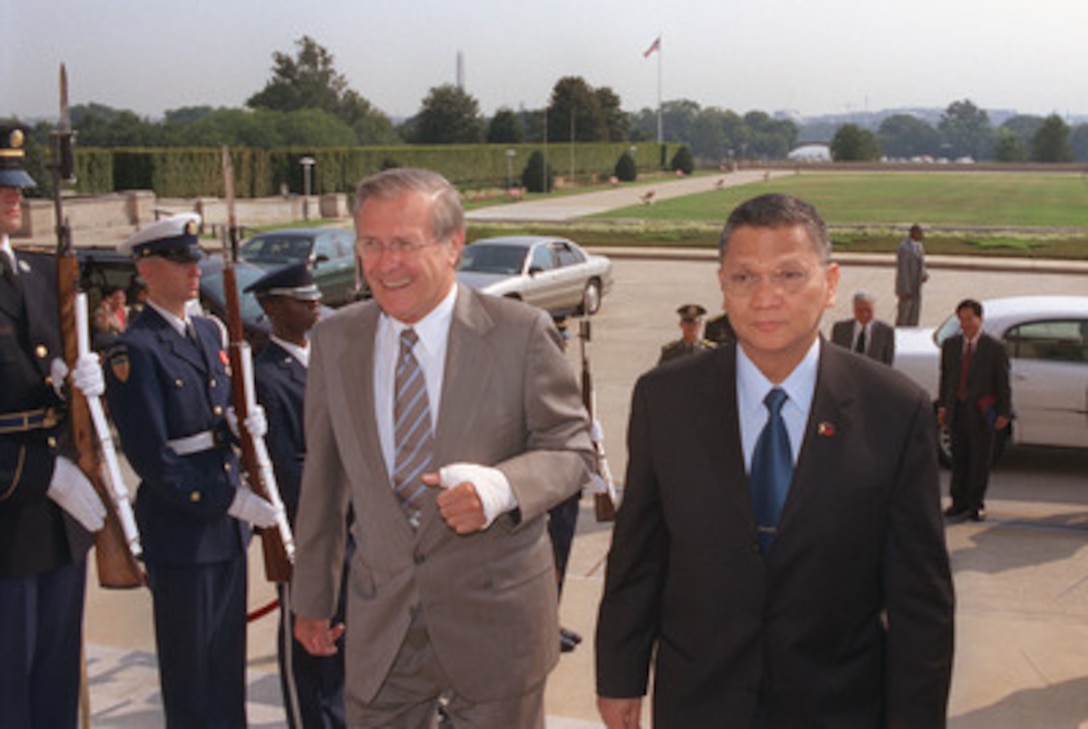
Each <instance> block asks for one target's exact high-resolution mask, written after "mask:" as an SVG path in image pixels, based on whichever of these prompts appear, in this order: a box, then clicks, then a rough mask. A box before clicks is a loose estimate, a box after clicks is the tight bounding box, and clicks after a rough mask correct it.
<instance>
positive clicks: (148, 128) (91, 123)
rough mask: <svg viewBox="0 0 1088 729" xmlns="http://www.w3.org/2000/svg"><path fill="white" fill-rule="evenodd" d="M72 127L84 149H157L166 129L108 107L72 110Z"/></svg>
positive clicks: (132, 113)
mask: <svg viewBox="0 0 1088 729" xmlns="http://www.w3.org/2000/svg"><path fill="white" fill-rule="evenodd" d="M72 128H73V129H75V130H76V131H77V132H78V133H79V137H78V138H77V140H76V141H77V143H78V144H79V145H80V146H83V147H156V146H160V145H161V144H162V143H163V134H162V129H161V128H160V127H159V126H158V125H157V124H153V123H152V122H150V121H148V120H147V119H143V118H141V117H140V116H139V115H137V114H136V112H134V111H129V110H128V109H114V108H112V107H109V106H106V105H104V104H94V103H92V104H77V105H76V106H73V107H72Z"/></svg>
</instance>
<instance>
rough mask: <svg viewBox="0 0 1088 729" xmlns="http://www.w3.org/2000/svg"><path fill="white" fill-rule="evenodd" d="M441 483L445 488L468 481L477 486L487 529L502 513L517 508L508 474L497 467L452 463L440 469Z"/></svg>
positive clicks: (477, 493)
mask: <svg viewBox="0 0 1088 729" xmlns="http://www.w3.org/2000/svg"><path fill="white" fill-rule="evenodd" d="M438 477H439V479H440V481H441V483H440V485H441V486H442V488H444V489H448V488H453V487H454V486H457V485H458V484H460V483H463V482H465V481H468V482H469V483H471V484H472V485H473V486H475V487H476V495H477V496H479V497H480V503H481V504H483V507H484V518H485V519H486V523H485V524H484V526H483V528H484V529H487V528H488V527H489V526H491V523H492V522H493V521H495V519H497V518H498V517H499V516H500V515H501V514H505V513H506V512H508V511H512V510H513V509H516V508H517V506H518V500H517V497H515V496H514V490H513V489H512V488H511V487H510V482H509V481H508V480H507V478H506V474H505V473H503V472H502V471H500V470H499V469H497V468H491V467H490V466H481V465H479V464H478V463H451V464H450V465H448V466H443V467H442V468H441V469H439V471H438Z"/></svg>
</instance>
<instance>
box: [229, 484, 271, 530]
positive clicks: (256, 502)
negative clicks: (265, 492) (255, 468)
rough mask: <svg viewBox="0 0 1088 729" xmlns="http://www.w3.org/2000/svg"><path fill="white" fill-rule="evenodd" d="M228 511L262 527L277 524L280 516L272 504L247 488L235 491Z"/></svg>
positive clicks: (242, 519)
mask: <svg viewBox="0 0 1088 729" xmlns="http://www.w3.org/2000/svg"><path fill="white" fill-rule="evenodd" d="M227 513H228V514H230V515H231V516H233V517H234V518H235V519H238V520H240V521H245V522H249V523H250V524H252V525H254V526H258V527H261V528H267V527H271V526H275V525H276V519H277V518H278V516H279V512H277V511H276V509H275V507H273V506H272V504H270V503H268V502H267V501H265V500H264V499H262V498H261V497H260V496H258V495H257V494H255V493H253V492H252V491H250V490H249V489H247V488H240V489H238V490H237V491H236V492H235V494H234V501H232V502H231V503H230V508H228V509H227Z"/></svg>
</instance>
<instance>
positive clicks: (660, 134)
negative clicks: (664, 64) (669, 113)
mask: <svg viewBox="0 0 1088 729" xmlns="http://www.w3.org/2000/svg"><path fill="white" fill-rule="evenodd" d="M664 143H665V133H664V126H663V124H662V121H661V36H660V35H659V36H657V146H658V148H659V149H664V147H662V145H663V144H664Z"/></svg>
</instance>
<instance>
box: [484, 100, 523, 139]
mask: <svg viewBox="0 0 1088 729" xmlns="http://www.w3.org/2000/svg"><path fill="white" fill-rule="evenodd" d="M487 141H488V143H489V144H520V143H521V142H523V141H525V130H524V129H523V128H522V126H521V120H520V119H518V115H517V114H515V113H514V110H513V109H510V108H509V107H505V106H504V107H502V108H501V109H499V110H498V111H496V112H495V116H493V117H491V121H490V122H488V124H487Z"/></svg>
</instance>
